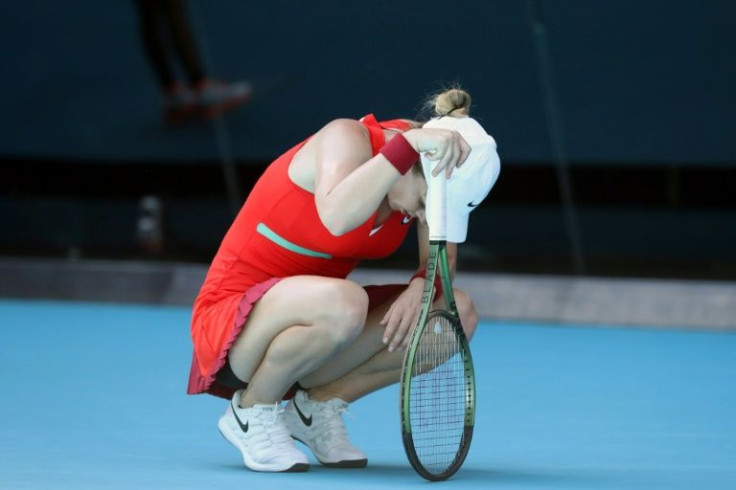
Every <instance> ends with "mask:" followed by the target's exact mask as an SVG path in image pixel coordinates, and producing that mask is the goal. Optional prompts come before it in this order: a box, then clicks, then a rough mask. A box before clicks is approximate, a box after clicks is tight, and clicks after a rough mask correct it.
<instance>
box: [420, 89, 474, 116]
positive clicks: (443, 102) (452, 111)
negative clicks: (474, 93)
mask: <svg viewBox="0 0 736 490" xmlns="http://www.w3.org/2000/svg"><path fill="white" fill-rule="evenodd" d="M471 102H472V99H471V98H470V94H469V93H467V92H466V91H465V90H463V89H461V88H451V89H449V90H445V91H444V92H441V93H439V94H437V95H436V96H435V97H434V98H433V99H432V100H431V102H430V104H431V105H433V106H434V114H435V115H436V116H438V117H443V116H453V117H462V116H468V115H470V103H471Z"/></svg>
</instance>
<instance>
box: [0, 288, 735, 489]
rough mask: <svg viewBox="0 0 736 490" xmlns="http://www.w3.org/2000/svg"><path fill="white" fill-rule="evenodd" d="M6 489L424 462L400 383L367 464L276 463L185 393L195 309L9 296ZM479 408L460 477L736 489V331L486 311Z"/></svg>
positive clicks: (4, 353) (361, 407)
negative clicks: (253, 454)
mask: <svg viewBox="0 0 736 490" xmlns="http://www.w3.org/2000/svg"><path fill="white" fill-rule="evenodd" d="M0 318H1V319H2V328H0V367H1V368H2V373H3V374H2V380H3V387H4V390H3V403H2V404H0V441H2V442H1V444H0V488H3V489H6V488H7V489H40V488H55V489H66V488H69V489H71V488H73V489H86V488H90V489H106V488H111V489H112V488H115V489H117V488H157V489H160V488H182V489H186V488H215V487H220V488H236V487H241V488H244V487H245V486H247V487H248V488H262V487H263V486H265V485H274V484H279V485H289V484H293V483H295V482H299V488H345V487H346V486H348V485H349V486H350V487H351V488H375V487H381V486H385V487H386V488H396V487H411V486H423V485H427V484H428V483H427V482H425V481H424V480H422V479H421V478H420V477H419V476H417V475H416V474H415V473H414V472H413V470H412V469H411V468H410V467H409V464H408V463H407V461H406V457H405V456H404V452H403V448H402V445H401V441H400V437H399V420H398V409H397V407H398V394H397V390H396V388H391V389H385V390H383V391H380V392H378V393H375V394H374V395H372V396H370V397H368V398H366V399H364V400H360V401H359V402H356V403H354V404H353V405H351V413H352V414H353V415H354V419H353V418H350V417H348V418H347V423H348V427H349V430H350V432H351V435H352V438H353V440H354V442H355V443H356V444H357V445H358V446H360V447H361V448H362V449H363V450H364V451H365V452H366V453H367V454H368V458H369V464H368V467H367V468H365V469H361V470H335V469H327V468H322V467H320V466H318V465H314V466H312V468H311V469H310V471H309V472H308V473H305V474H259V473H253V472H251V471H249V470H247V469H245V467H244V466H243V464H242V461H241V459H240V454H239V453H238V452H237V451H236V450H235V449H234V448H232V447H231V446H230V445H229V444H228V443H226V442H225V441H224V440H223V439H222V437H221V436H220V434H219V433H218V431H217V427H216V423H217V419H218V417H219V416H220V414H221V412H222V410H223V409H224V401H222V400H219V399H216V398H213V397H209V396H197V397H188V396H187V395H185V394H184V391H185V384H186V379H187V374H188V368H189V361H190V355H191V354H190V343H189V336H188V328H189V310H188V309H187V308H181V307H159V306H156V307H154V306H146V307H144V306H130V305H111V304H92V303H74V302H47V301H0ZM473 353H474V358H475V363H476V372H477V374H478V388H479V393H478V414H477V420H476V431H475V435H474V440H473V445H472V447H471V450H470V454H469V456H468V459H467V460H466V463H465V465H464V467H463V468H462V469H461V470H460V471H459V472H458V473H457V474H456V475H455V476H454V477H453V478H452V479H451V480H449V481H446V482H444V483H440V484H439V485H442V486H443V488H464V489H469V488H515V489H532V488H586V489H595V488H626V489H634V488H646V489H652V488H668V489H678V488H682V489H685V488H687V489H691V488H694V487H696V486H697V487H699V488H703V489H721V488H723V489H726V488H734V486H736V418H735V417H734V413H736V383H735V382H734V379H736V335H735V334H733V333H709V332H690V331H666V330H643V329H623V328H614V327H611V328H585V327H573V326H568V325H532V324H508V323H499V322H484V323H483V324H482V325H481V327H480V328H479V331H478V334H477V336H476V338H475V339H474V341H473Z"/></svg>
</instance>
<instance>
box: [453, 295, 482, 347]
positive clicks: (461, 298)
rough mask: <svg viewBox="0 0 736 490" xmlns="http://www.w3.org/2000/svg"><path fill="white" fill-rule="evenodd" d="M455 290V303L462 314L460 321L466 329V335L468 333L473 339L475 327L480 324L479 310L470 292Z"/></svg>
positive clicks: (469, 337)
mask: <svg viewBox="0 0 736 490" xmlns="http://www.w3.org/2000/svg"><path fill="white" fill-rule="evenodd" d="M453 291H454V293H455V305H456V306H457V311H458V314H459V315H460V322H461V323H462V325H463V330H465V335H467V337H468V339H471V338H473V334H475V328H476V327H477V326H478V312H477V311H476V309H475V304H474V303H473V300H472V299H471V298H470V296H469V295H468V293H466V292H464V291H460V290H459V289H455V290H453Z"/></svg>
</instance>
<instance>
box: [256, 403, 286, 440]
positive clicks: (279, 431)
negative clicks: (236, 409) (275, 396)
mask: <svg viewBox="0 0 736 490" xmlns="http://www.w3.org/2000/svg"><path fill="white" fill-rule="evenodd" d="M283 412H284V409H283V408H281V407H280V406H279V405H278V404H274V406H273V410H258V411H256V413H255V415H254V417H253V418H254V419H256V420H257V421H258V422H259V423H260V425H261V426H262V427H263V430H262V431H261V432H259V434H258V436H256V438H254V443H255V444H257V445H258V446H259V447H261V448H265V447H268V446H277V447H278V446H283V445H284V444H288V445H291V444H293V443H292V439H291V434H290V432H289V429H287V427H286V424H285V423H284V421H283V418H282V417H281V416H280V415H281V414H282V413H283Z"/></svg>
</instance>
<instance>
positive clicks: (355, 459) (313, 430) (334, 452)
mask: <svg viewBox="0 0 736 490" xmlns="http://www.w3.org/2000/svg"><path fill="white" fill-rule="evenodd" d="M347 408H348V404H347V402H345V401H343V400H341V399H339V398H333V399H331V400H328V401H325V402H318V401H314V400H310V399H309V397H308V396H307V393H306V392H305V391H303V390H299V391H297V393H296V395H294V398H292V399H291V401H289V403H288V404H287V405H286V408H285V409H284V421H285V422H286V426H287V427H288V428H289V430H290V431H291V437H293V438H294V439H296V440H298V441H301V442H303V443H304V444H306V445H307V446H309V449H311V450H312V453H314V456H315V457H316V458H317V459H318V460H319V462H320V463H322V464H323V465H325V466H330V467H337V468H362V467H364V466H365V465H366V464H367V463H368V459H367V458H366V456H365V454H363V451H361V450H360V449H358V448H357V447H355V446H353V445H352V444H350V441H348V433H347V431H346V430H345V422H344V421H343V420H342V413H343V412H347V411H348V410H347Z"/></svg>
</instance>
